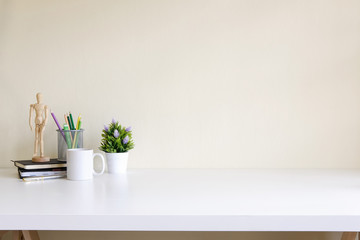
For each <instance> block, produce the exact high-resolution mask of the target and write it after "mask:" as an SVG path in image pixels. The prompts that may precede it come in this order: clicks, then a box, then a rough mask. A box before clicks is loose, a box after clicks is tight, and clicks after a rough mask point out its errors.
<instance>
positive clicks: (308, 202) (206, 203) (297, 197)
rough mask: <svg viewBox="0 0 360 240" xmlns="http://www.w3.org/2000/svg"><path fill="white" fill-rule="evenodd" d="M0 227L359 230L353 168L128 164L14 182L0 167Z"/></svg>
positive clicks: (359, 186) (359, 197)
mask: <svg viewBox="0 0 360 240" xmlns="http://www.w3.org/2000/svg"><path fill="white" fill-rule="evenodd" d="M0 194H1V195H0V230H13V229H28V230H121V231H122V230H124V231H140V230H147V231H360V170H339V169H334V170H330V169H323V170H320V169H318V170H314V169H312V170H300V169H298V170H296V169H267V170H259V169H257V170H246V169H244V170H241V169H129V170H128V173H127V174H125V175H110V174H104V175H101V176H97V177H95V178H94V179H93V180H91V181H69V180H66V179H56V180H46V181H41V182H30V183H26V182H22V181H21V180H19V179H18V177H17V171H16V168H15V167H14V168H10V169H0Z"/></svg>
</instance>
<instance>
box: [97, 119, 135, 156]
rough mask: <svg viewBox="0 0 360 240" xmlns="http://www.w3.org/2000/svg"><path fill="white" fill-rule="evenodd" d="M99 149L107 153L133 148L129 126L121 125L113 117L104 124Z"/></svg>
mask: <svg viewBox="0 0 360 240" xmlns="http://www.w3.org/2000/svg"><path fill="white" fill-rule="evenodd" d="M101 136H102V139H101V143H100V147H99V149H100V150H102V151H104V152H107V153H121V152H127V151H129V150H131V149H133V148H134V146H135V145H134V141H133V139H132V131H131V127H127V128H126V127H123V126H121V125H120V124H119V122H117V121H115V120H114V119H113V120H112V122H111V123H110V124H109V125H104V129H103V130H102V134H101Z"/></svg>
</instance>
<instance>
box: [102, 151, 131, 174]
mask: <svg viewBox="0 0 360 240" xmlns="http://www.w3.org/2000/svg"><path fill="white" fill-rule="evenodd" d="M105 155H106V161H107V170H108V173H126V169H127V163H128V158H129V152H124V153H105Z"/></svg>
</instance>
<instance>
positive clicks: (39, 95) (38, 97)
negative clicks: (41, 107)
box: [36, 93, 42, 103]
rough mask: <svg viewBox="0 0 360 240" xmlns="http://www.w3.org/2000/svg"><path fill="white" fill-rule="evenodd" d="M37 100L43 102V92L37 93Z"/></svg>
mask: <svg viewBox="0 0 360 240" xmlns="http://www.w3.org/2000/svg"><path fill="white" fill-rule="evenodd" d="M36 100H37V103H41V102H42V94H41V93H37V94H36Z"/></svg>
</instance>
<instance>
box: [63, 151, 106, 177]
mask: <svg viewBox="0 0 360 240" xmlns="http://www.w3.org/2000/svg"><path fill="white" fill-rule="evenodd" d="M95 156H99V157H100V158H101V161H102V169H101V171H100V172H95V170H94V158H95ZM66 159H67V179H69V180H90V179H92V178H93V175H100V174H103V173H104V171H105V159H104V157H103V155H101V154H100V153H95V154H94V151H93V150H92V149H85V148H74V149H68V150H67V152H66Z"/></svg>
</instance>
